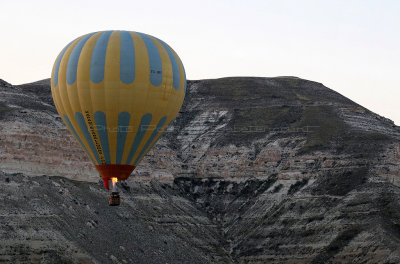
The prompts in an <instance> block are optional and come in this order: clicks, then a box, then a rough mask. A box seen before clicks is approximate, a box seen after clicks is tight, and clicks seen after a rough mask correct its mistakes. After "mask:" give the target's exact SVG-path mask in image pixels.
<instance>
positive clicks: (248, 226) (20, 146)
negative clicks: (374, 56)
mask: <svg viewBox="0 0 400 264" xmlns="http://www.w3.org/2000/svg"><path fill="white" fill-rule="evenodd" d="M0 124H1V126H0V151H1V152H0V171H2V174H1V176H2V177H3V178H2V179H4V181H3V180H2V179H0V184H2V188H3V189H5V190H6V192H5V193H3V194H2V195H3V198H4V199H5V201H6V203H5V204H4V205H3V207H0V208H2V209H1V210H3V211H2V212H3V218H2V221H0V224H1V225H2V227H4V228H2V229H1V230H9V231H7V232H6V231H4V232H3V233H2V235H1V238H3V237H4V238H5V239H4V241H5V242H2V243H3V244H2V245H1V246H0V248H2V251H0V257H1V258H2V259H1V260H3V261H14V260H15V261H26V262H34V261H36V260H37V259H38V258H40V257H43V258H45V259H46V258H48V259H49V260H57V261H58V259H57V258H60V261H64V262H95V263H96V262H98V263H125V262H126V263H160V262H168V263H200V262H202V263H398V262H400V258H399V257H400V251H399V249H398V245H399V242H400V233H399V230H400V229H399V226H400V218H399V217H400V207H399V203H398V201H397V200H398V199H397V197H398V195H399V188H398V186H400V173H399V171H400V170H399V169H400V129H399V127H397V126H395V125H394V124H393V122H392V121H390V120H389V119H386V118H384V117H381V116H379V115H377V114H375V113H373V112H371V111H369V110H368V109H365V108H364V107H362V106H360V105H358V104H356V103H354V102H352V101H351V100H349V99H347V98H345V97H343V96H342V95H340V94H338V93H336V92H335V91H333V90H331V89H329V88H326V87H325V86H323V85H322V84H320V83H316V82H312V81H308V80H303V79H299V78H296V77H276V78H250V77H235V78H222V79H215V80H201V81H189V82H188V92H187V95H186V99H185V101H184V105H183V107H182V109H181V112H180V114H179V115H178V117H177V119H176V121H174V122H173V123H172V124H171V125H170V127H169V128H168V130H167V131H166V133H165V134H164V135H163V136H162V137H161V138H160V140H159V141H158V142H157V144H155V146H154V147H153V149H152V150H151V151H150V152H149V153H148V154H147V156H146V157H145V158H144V159H143V161H142V162H141V164H140V165H139V166H138V167H137V168H136V170H135V171H134V173H133V175H132V177H131V178H130V180H128V181H127V182H126V183H125V184H124V185H123V188H122V190H123V204H122V206H121V207H120V208H112V209H111V208H108V207H106V206H105V205H104V203H105V201H106V199H107V197H106V196H107V193H106V192H105V191H103V190H102V189H101V188H102V186H101V183H99V182H98V181H99V177H98V175H97V172H96V171H95V170H94V169H93V166H92V164H91V163H90V162H89V160H88V158H87V157H86V156H85V155H86V154H84V152H83V151H82V150H81V149H80V147H79V146H78V144H77V143H76V142H75V139H74V138H73V137H72V136H71V135H70V134H69V132H68V131H67V130H66V129H65V126H64V124H62V122H61V120H60V118H59V117H58V115H57V113H56V111H55V109H54V106H53V104H52V100H51V95H50V87H49V81H48V80H43V81H40V82H36V83H32V84H26V85H21V86H12V85H10V84H8V83H6V82H0ZM41 175H46V176H41ZM32 176H35V177H32ZM48 176H62V177H63V178H60V177H48ZM66 178H67V179H66ZM7 179H8V180H7ZM68 179H70V180H78V181H80V182H77V181H70V180H68ZM1 182H2V183H1ZM34 182H36V183H34ZM40 197H41V198H40ZM9 208H15V210H16V211H18V212H15V213H10V212H11V211H10V209H9ZM60 208H61V209H60ZM42 212H45V213H44V214H45V215H46V216H45V217H42V216H41V214H42ZM96 212H97V213H96ZM20 215H21V216H20ZM21 219H27V220H29V221H30V223H31V224H30V225H29V226H24V225H23V222H24V221H25V220H21ZM37 219H40V220H37ZM115 223H117V224H115ZM32 228H36V229H37V230H33V231H32V230H31V229H32ZM42 229H44V231H43V232H41V231H40V232H39V231H38V230H42ZM28 231H29V232H28ZM19 240H21V241H22V242H17V241H19ZM31 241H41V242H35V243H31ZM43 241H47V242H46V243H45V242H43ZM57 241H58V242H57ZM51 248H53V249H51ZM145 248H147V249H145ZM63 252H65V253H63ZM124 261H125V262H124ZM53 262H54V261H53Z"/></svg>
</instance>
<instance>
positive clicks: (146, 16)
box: [0, 0, 400, 125]
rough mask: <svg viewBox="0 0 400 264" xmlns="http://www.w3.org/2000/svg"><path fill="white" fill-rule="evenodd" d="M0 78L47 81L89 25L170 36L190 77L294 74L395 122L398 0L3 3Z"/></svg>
mask: <svg viewBox="0 0 400 264" xmlns="http://www.w3.org/2000/svg"><path fill="white" fill-rule="evenodd" d="M0 10H1V15H0V25H1V27H0V32H1V38H0V78H1V79H4V80H6V81H8V82H10V83H12V84H22V83H27V82H33V81H37V80H41V79H45V78H49V77H50V74H51V69H52V66H53V63H54V60H55V59H56V57H57V55H58V53H59V52H60V51H61V49H62V48H63V47H64V46H65V45H66V44H68V43H69V42H70V41H71V40H73V39H75V38H77V37H79V36H81V35H83V34H86V33H89V32H94V31H100V30H109V29H115V30H130V31H138V32H143V33H147V34H150V35H153V36H156V37H158V38H160V39H162V40H164V41H165V42H167V43H168V44H169V45H170V46H171V47H172V48H173V49H174V50H175V51H176V52H177V53H178V55H179V56H180V58H181V59H182V62H183V64H184V65H185V69H186V74H187V78H188V79H189V80H194V79H208V78H220V77H227V76H260V77H274V76H297V77H300V78H304V79H309V80H313V81H317V82H321V83H323V84H324V85H325V86H327V87H329V88H332V89H333V90H335V91H337V92H339V93H341V94H343V95H344V96H346V97H349V98H350V99H352V100H353V101H355V102H357V103H359V104H361V105H363V106H365V107H367V108H368V109H370V110H372V111H374V112H376V113H378V114H380V115H383V116H385V117H388V118H390V119H392V120H393V121H395V123H396V124H397V125H400V111H399V107H398V99H399V97H400V1H397V0H375V1H369V0H343V1H340V0H333V1H329V0H314V1H311V0H297V1H295V0H293V1H284V0H275V1H267V0H242V1H236V0H202V1H190V0H186V1H179V0H168V1H167V0H164V1H163V0H147V1H144V0H142V1H127V0H121V1H118V0H107V1H104V0H96V1H93V0H90V1H84V0H80V1H78V0H68V1H64V0H63V1H57V0H34V1H33V0H0Z"/></svg>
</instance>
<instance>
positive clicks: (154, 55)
mask: <svg viewBox="0 0 400 264" xmlns="http://www.w3.org/2000/svg"><path fill="white" fill-rule="evenodd" d="M137 34H139V36H140V37H141V38H142V39H143V41H144V44H145V45H146V48H147V54H148V55H149V62H150V82H151V84H152V85H154V86H160V85H161V82H162V62H161V56H160V52H159V51H158V49H157V46H156V44H154V42H153V40H151V38H149V37H148V36H147V35H145V34H143V33H139V32H137Z"/></svg>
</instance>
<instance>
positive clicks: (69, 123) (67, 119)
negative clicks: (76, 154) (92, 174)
mask: <svg viewBox="0 0 400 264" xmlns="http://www.w3.org/2000/svg"><path fill="white" fill-rule="evenodd" d="M63 117H64V120H65V122H66V123H67V126H68V127H69V129H70V130H71V131H72V134H74V136H75V138H76V139H77V140H78V142H79V144H81V146H82V148H83V149H84V150H85V151H86V153H87V154H88V156H89V158H90V159H91V160H92V162H93V163H95V162H94V160H93V158H92V155H90V153H89V151H88V150H87V148H86V147H85V145H84V144H83V142H82V140H81V138H80V137H79V136H78V134H77V133H76V131H75V129H74V127H73V126H72V124H71V121H69V118H68V116H67V115H63Z"/></svg>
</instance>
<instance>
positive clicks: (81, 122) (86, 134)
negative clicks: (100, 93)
mask: <svg viewBox="0 0 400 264" xmlns="http://www.w3.org/2000/svg"><path fill="white" fill-rule="evenodd" d="M75 118H76V121H77V122H78V125H79V127H80V129H81V131H82V133H83V136H84V137H85V139H86V141H87V143H88V144H89V147H90V149H91V150H92V153H93V154H94V156H95V158H96V160H97V164H101V161H100V157H99V154H98V153H97V150H96V148H95V146H94V144H93V140H92V137H91V136H90V134H89V130H88V128H87V126H86V123H85V119H84V118H83V115H82V114H81V113H79V112H76V113H75Z"/></svg>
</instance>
